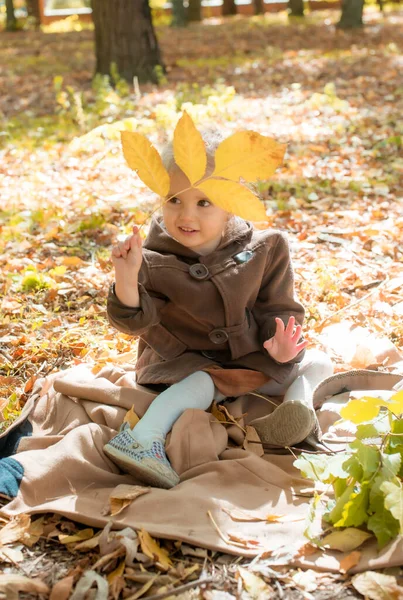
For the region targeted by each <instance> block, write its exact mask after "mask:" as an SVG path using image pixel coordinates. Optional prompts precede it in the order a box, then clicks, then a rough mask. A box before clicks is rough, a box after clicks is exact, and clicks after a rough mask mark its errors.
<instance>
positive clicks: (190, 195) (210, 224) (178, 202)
mask: <svg viewBox="0 0 403 600" xmlns="http://www.w3.org/2000/svg"><path fill="white" fill-rule="evenodd" d="M170 176H171V187H170V190H169V195H168V196H167V197H168V198H171V196H173V197H172V198H171V199H170V200H168V202H164V203H163V206H162V215H163V218H164V223H165V227H166V230H167V231H168V233H169V235H170V236H171V237H173V238H175V240H177V241H178V242H179V243H180V244H182V245H183V246H186V247H187V248H190V249H191V250H194V251H195V252H198V253H199V254H201V255H205V254H209V253H210V252H213V251H214V250H215V249H216V248H217V247H218V245H219V243H220V241H221V238H222V235H223V233H224V231H225V228H226V225H227V222H228V219H229V217H230V213H227V212H226V211H225V210H223V209H222V208H219V207H218V206H214V204H212V203H211V202H210V200H209V199H208V198H206V196H205V195H204V194H203V192H202V191H201V190H197V189H187V188H189V187H190V183H189V180H188V178H187V177H186V175H185V174H184V173H183V172H182V171H181V170H180V169H179V168H176V169H175V170H174V171H172V172H171V174H170ZM181 190H186V191H184V192H182V191H181Z"/></svg>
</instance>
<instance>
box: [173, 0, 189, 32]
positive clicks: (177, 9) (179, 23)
mask: <svg viewBox="0 0 403 600" xmlns="http://www.w3.org/2000/svg"><path fill="white" fill-rule="evenodd" d="M185 25H186V10H185V5H184V4H183V0H172V21H171V26H172V27H185Z"/></svg>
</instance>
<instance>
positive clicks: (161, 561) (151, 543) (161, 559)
mask: <svg viewBox="0 0 403 600" xmlns="http://www.w3.org/2000/svg"><path fill="white" fill-rule="evenodd" d="M138 536H139V540H140V545H141V550H142V551H143V552H144V554H145V555H146V556H148V557H149V558H152V559H153V560H154V561H155V562H156V563H157V566H159V567H161V569H163V570H164V571H167V570H168V569H169V568H170V567H172V562H171V559H170V558H169V555H168V552H167V551H166V550H165V549H164V548H161V546H160V545H159V544H158V542H156V540H154V539H153V538H152V537H151V535H150V534H149V533H147V531H145V530H144V529H142V530H141V531H139V532H138Z"/></svg>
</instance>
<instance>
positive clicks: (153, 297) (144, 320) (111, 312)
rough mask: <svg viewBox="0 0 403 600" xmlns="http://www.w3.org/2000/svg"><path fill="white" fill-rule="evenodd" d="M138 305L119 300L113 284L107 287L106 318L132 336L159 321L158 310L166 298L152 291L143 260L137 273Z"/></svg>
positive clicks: (145, 330) (140, 333)
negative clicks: (129, 304) (132, 305)
mask: <svg viewBox="0 0 403 600" xmlns="http://www.w3.org/2000/svg"><path fill="white" fill-rule="evenodd" d="M138 286H139V296H140V306H139V307H138V308H133V307H130V306H126V305H125V304H122V302H120V300H119V298H118V297H117V296H116V293H115V284H114V283H113V284H112V285H111V287H110V289H109V294H108V300H107V307H106V310H107V315H108V320H109V322H110V324H111V325H113V327H115V328H116V329H118V330H119V331H122V332H123V333H128V334H130V335H134V336H140V335H142V334H144V333H146V332H147V331H148V330H149V329H150V328H151V327H153V326H154V325H158V323H159V322H160V310H161V308H162V307H163V306H164V305H165V304H166V302H167V298H165V297H162V296H161V295H160V294H157V293H155V292H153V291H152V289H151V287H150V283H149V277H148V275H147V265H146V262H145V260H143V264H142V266H141V270H140V273H139V284H138Z"/></svg>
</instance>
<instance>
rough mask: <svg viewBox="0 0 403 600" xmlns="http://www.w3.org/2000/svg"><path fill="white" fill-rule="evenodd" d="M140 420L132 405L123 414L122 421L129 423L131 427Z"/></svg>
mask: <svg viewBox="0 0 403 600" xmlns="http://www.w3.org/2000/svg"><path fill="white" fill-rule="evenodd" d="M139 421H140V419H139V417H138V416H137V415H136V413H135V412H134V408H133V406H132V407H131V409H130V410H128V411H127V413H126V414H125V418H124V419H123V423H129V426H130V428H131V429H133V427H134V426H135V425H137V423H138V422H139Z"/></svg>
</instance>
